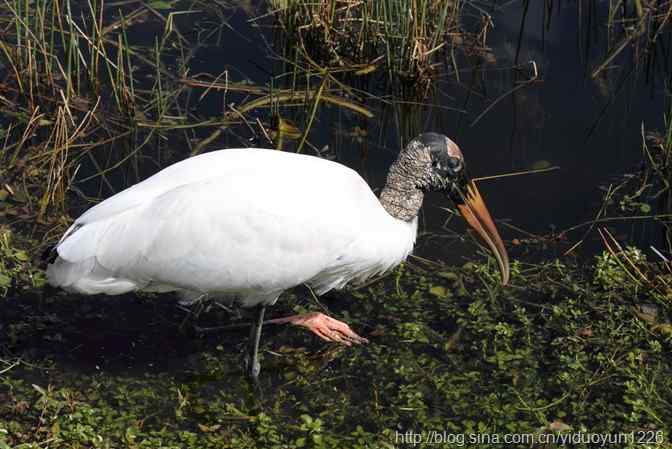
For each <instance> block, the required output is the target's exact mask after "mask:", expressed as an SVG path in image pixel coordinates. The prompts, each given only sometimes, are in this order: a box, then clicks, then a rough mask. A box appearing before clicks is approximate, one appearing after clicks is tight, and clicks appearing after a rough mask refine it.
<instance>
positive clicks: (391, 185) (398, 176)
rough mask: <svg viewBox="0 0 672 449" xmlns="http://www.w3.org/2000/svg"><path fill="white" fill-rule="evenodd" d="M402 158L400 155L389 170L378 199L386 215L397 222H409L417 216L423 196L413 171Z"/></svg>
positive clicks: (402, 155) (404, 158)
mask: <svg viewBox="0 0 672 449" xmlns="http://www.w3.org/2000/svg"><path fill="white" fill-rule="evenodd" d="M404 156H406V155H404V154H401V155H400V156H399V159H398V160H397V161H396V162H395V163H394V164H393V165H392V167H391V168H390V171H389V173H388V174H387V182H386V183H385V187H384V188H383V191H382V192H381V193H380V198H379V199H380V204H382V206H383V208H384V209H385V210H386V211H387V213H389V214H390V215H392V216H393V217H395V218H398V219H399V220H403V221H411V220H413V219H414V218H415V217H417V216H418V212H419V211H420V207H422V200H423V198H424V194H423V192H422V190H420V189H419V188H418V187H417V182H416V180H415V178H414V177H413V170H412V168H411V167H408V166H407V164H406V163H405V162H406V159H407V158H406V157H404ZM409 162H410V161H409Z"/></svg>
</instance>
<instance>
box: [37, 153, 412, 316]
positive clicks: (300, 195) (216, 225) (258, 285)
mask: <svg viewBox="0 0 672 449" xmlns="http://www.w3.org/2000/svg"><path fill="white" fill-rule="evenodd" d="M416 229H417V217H415V218H413V219H411V220H402V219H398V218H395V217H393V216H392V215H390V214H389V213H388V212H387V211H386V210H385V209H384V208H383V206H382V205H381V203H380V201H379V200H378V198H376V196H375V195H374V194H373V192H372V191H371V189H370V188H369V186H368V185H367V184H366V182H365V181H364V180H363V179H362V178H361V177H360V176H359V175H358V174H357V173H356V172H355V171H353V170H351V169H349V168H347V167H345V166H344V165H341V164H338V163H335V162H330V161H327V160H323V159H320V158H317V157H312V156H305V155H298V154H293V153H286V152H281V151H274V150H264V149H253V148H246V149H229V150H220V151H215V152H211V153H206V154H202V155H199V156H196V157H192V158H190V159H186V160H184V161H181V162H179V163H176V164H174V165H172V166H169V167H168V168H166V169H164V170H162V171H160V172H159V173H157V174H155V175H154V176H152V177H150V178H148V179H147V180H145V181H143V182H141V183H139V184H136V185H134V186H133V187H131V188H129V189H127V190H124V191H122V192H120V193H118V194H116V195H114V196H112V197H111V198H109V199H107V200H105V201H103V202H101V203H100V204H98V205H96V206H95V207H93V208H91V209H90V210H88V211H87V212H86V213H84V214H83V215H82V216H81V217H79V218H78V219H77V220H76V221H75V222H74V224H73V225H72V226H71V227H70V229H68V231H67V232H66V233H65V235H64V236H63V238H62V239H61V240H60V242H59V243H58V245H57V246H56V251H57V253H58V257H57V258H56V260H55V261H54V263H52V264H50V265H49V267H48V269H47V275H48V278H49V282H50V283H51V284H52V285H55V286H60V287H62V288H65V289H66V290H69V291H73V292H78V293H85V294H96V293H106V294H111V295H117V294H122V293H126V292H129V291H132V290H145V291H161V292H166V291H180V292H182V293H183V294H185V295H187V296H198V295H202V294H208V295H211V296H216V297H227V298H234V297H235V298H237V299H239V300H240V301H241V302H242V303H243V305H245V306H252V305H256V304H272V303H274V302H275V300H276V299H277V297H278V296H279V295H280V293H281V292H282V291H284V290H286V289H288V288H290V287H293V286H296V285H299V284H302V283H308V284H309V285H311V286H313V287H315V288H316V289H317V291H318V293H324V292H326V291H328V290H330V289H332V288H341V287H343V286H344V285H345V284H346V283H348V282H349V281H352V280H355V281H361V280H364V279H366V278H368V277H370V276H373V275H375V274H377V273H381V272H384V271H386V270H388V269H390V268H392V267H394V266H395V265H397V264H398V263H399V262H401V261H402V260H404V259H405V258H406V257H407V256H408V254H409V253H410V252H411V250H412V248H413V244H414V242H415V236H416Z"/></svg>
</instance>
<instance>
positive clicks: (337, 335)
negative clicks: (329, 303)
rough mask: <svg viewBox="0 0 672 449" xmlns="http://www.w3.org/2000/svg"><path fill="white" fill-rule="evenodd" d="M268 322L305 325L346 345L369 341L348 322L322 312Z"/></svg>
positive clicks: (320, 334)
mask: <svg viewBox="0 0 672 449" xmlns="http://www.w3.org/2000/svg"><path fill="white" fill-rule="evenodd" d="M266 322H267V323H273V324H285V323H290V324H294V325H296V326H303V327H306V328H308V329H309V330H310V331H311V332H313V333H314V334H316V335H317V336H318V337H320V338H321V339H322V340H326V341H333V342H336V343H342V344H344V345H346V346H350V345H352V344H353V343H355V344H360V343H368V342H369V340H367V339H366V338H364V337H360V336H359V335H357V334H356V333H355V332H354V331H353V330H352V329H351V328H350V326H348V325H347V324H346V323H344V322H342V321H338V320H337V319H334V318H332V317H330V316H328V315H325V314H324V313H320V312H310V313H303V314H300V315H292V316H288V317H284V318H276V319H273V320H268V321H266Z"/></svg>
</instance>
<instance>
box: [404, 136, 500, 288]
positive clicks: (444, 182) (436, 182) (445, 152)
mask: <svg viewBox="0 0 672 449" xmlns="http://www.w3.org/2000/svg"><path fill="white" fill-rule="evenodd" d="M406 151H407V152H408V154H409V156H411V155H412V156H411V157H413V159H415V164H414V165H416V167H414V168H415V169H416V170H417V171H416V173H421V175H420V176H417V177H416V179H417V185H416V187H417V188H419V189H421V190H423V191H440V192H443V193H444V194H445V195H446V196H447V197H448V198H450V199H451V200H452V201H453V203H455V205H456V206H457V208H458V210H459V211H460V213H461V214H462V217H464V219H465V220H466V221H467V223H468V224H469V226H470V227H471V228H472V229H474V231H476V233H477V234H478V236H479V237H480V238H481V240H482V241H483V243H485V244H486V245H487V246H488V247H489V248H490V250H491V251H492V252H493V253H494V255H495V258H496V259H497V264H498V265H499V269H500V272H501V274H502V284H503V285H506V284H507V283H508V281H509V257H508V255H507V252H506V248H504V243H503V242H502V239H501V237H500V236H499V233H498V232H497V228H496V227H495V224H494V222H493V221H492V218H491V217H490V212H488V209H487V207H486V206H485V202H484V201H483V198H482V197H481V194H480V192H479V191H478V189H477V187H476V184H475V183H474V182H473V181H471V180H470V178H469V176H468V175H467V172H466V167H465V163H464V157H463V156H462V151H461V150H460V147H459V146H457V144H456V143H455V142H453V141H452V140H450V139H449V138H448V137H446V136H444V135H443V134H438V133H424V134H421V135H419V136H418V137H416V138H415V139H413V140H412V141H411V142H410V143H409V144H408V146H407V148H406ZM417 164H419V165H420V167H418V166H417Z"/></svg>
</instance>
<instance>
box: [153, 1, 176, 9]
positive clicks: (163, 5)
mask: <svg viewBox="0 0 672 449" xmlns="http://www.w3.org/2000/svg"><path fill="white" fill-rule="evenodd" d="M173 3H174V2H165V1H163V0H154V1H151V2H149V6H151V7H152V8H154V9H170V8H172V7H173Z"/></svg>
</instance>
